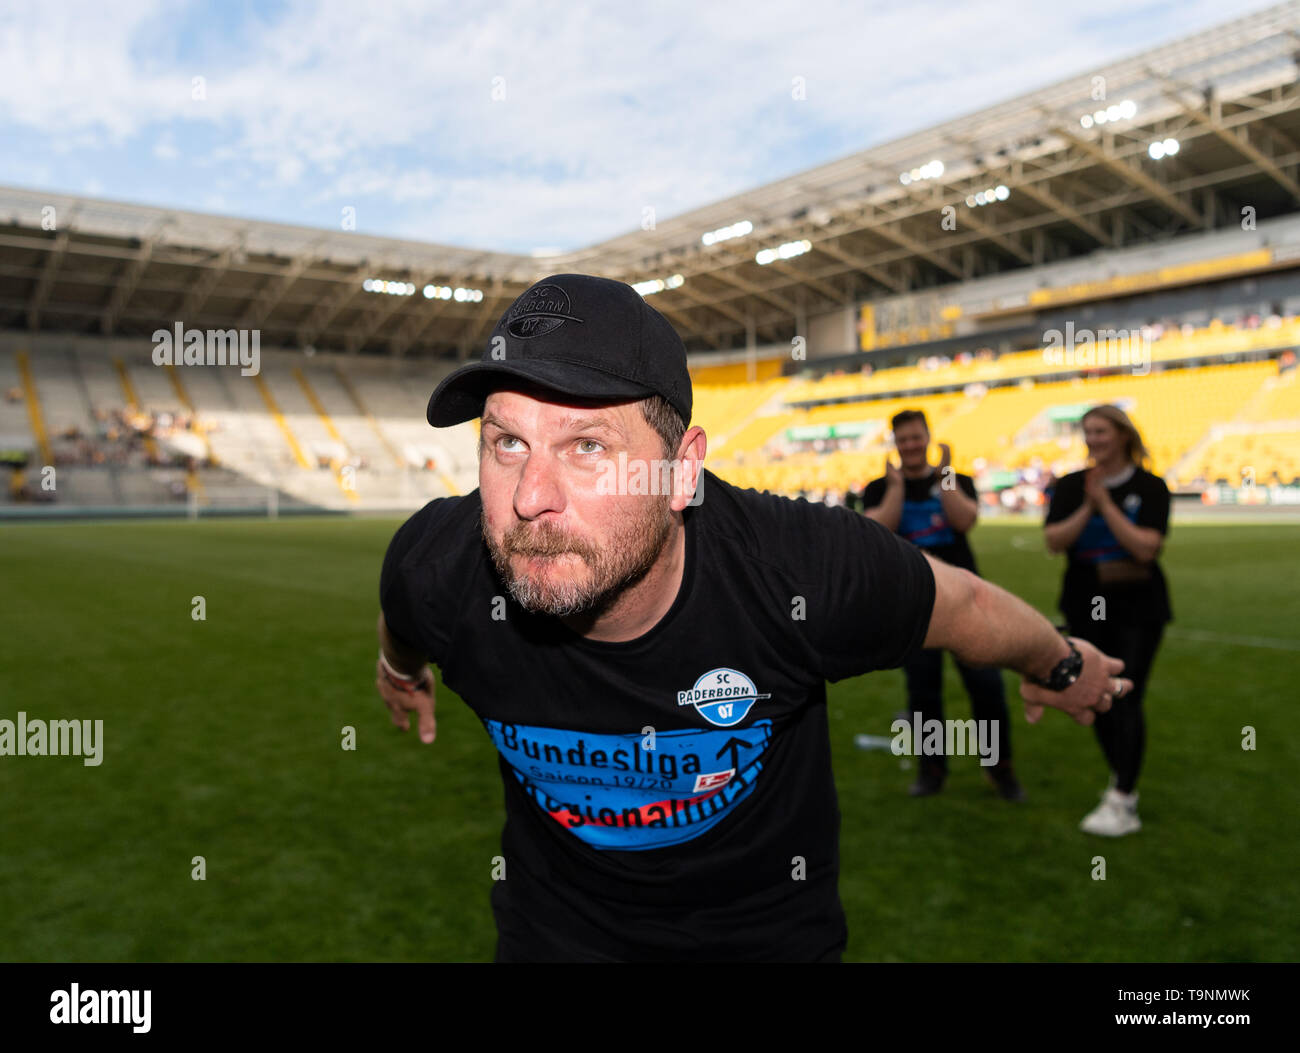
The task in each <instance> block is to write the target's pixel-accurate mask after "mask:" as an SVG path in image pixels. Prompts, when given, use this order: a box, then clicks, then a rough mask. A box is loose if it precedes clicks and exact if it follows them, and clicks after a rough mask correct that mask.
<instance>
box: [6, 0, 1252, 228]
mask: <svg viewBox="0 0 1300 1053" xmlns="http://www.w3.org/2000/svg"><path fill="white" fill-rule="evenodd" d="M1265 6H1268V5H1266V4H1261V3H1258V2H1236V0H1170V2H1143V0H1075V2H1073V3H1062V2H1059V0H1036V2H1033V3H1022V2H1016V0H1003V2H990V0H944V2H935V0H907V2H901V3H900V2H898V0H890V2H888V3H882V2H878V0H803V2H796V3H771V2H766V0H689V2H682V0H664V2H642V3H628V2H620V0H614V2H596V0H566V2H564V3H555V2H552V0H509V2H484V3H477V2H473V0H471V2H470V3H467V4H466V3H461V4H447V3H441V2H436V3H435V2H428V3H419V2H410V0H384V2H382V3H365V4H363V3H341V2H339V3H329V2H311V3H308V2H301V3H300V2H286V3H263V4H252V3H239V2H234V0H232V2H227V3H220V2H213V3H210V4H197V3H180V2H166V0H157V2H149V0H142V2H131V0H122V2H114V0H108V2H107V3H105V2H104V0H92V2H84V0H56V2H54V3H51V4H46V5H39V6H38V5H32V4H29V3H21V4H20V3H17V2H14V0H0V184H5V185H13V186H21V187H26V188H31V189H38V190H40V189H47V190H54V191H62V192H66V193H84V194H89V195H94V196H102V197H109V198H118V199H122V200H127V201H136V202H142V203H145V204H152V205H163V206H169V207H175V208H183V209H193V210H197V211H204V212H217V213H222V214H226V215H237V216H248V217H254V218H258V219H266V220H276V221H279V222H285V223H297V224H302V225H305V226H311V227H325V228H333V229H338V228H339V225H340V217H341V215H342V210H343V209H344V208H345V207H351V208H353V209H355V210H356V229H357V230H358V231H361V232H365V233H370V234H381V235H390V236H395V237H406V238H415V239H419V240H427V241H436V242H442V243H446V244H452V245H463V246H469V247H474V248H483V249H495V250H502V251H514V252H530V251H532V250H534V249H539V248H543V247H546V248H553V249H565V250H567V249H573V248H578V247H581V246H583V245H589V244H591V243H593V242H596V241H599V240H603V239H605V238H609V237H614V236H617V235H619V234H623V233H626V232H628V231H630V230H633V229H636V228H637V227H638V226H639V225H640V222H641V216H642V209H643V208H644V207H646V206H650V207H653V208H654V209H655V213H656V215H657V216H658V217H660V218H665V217H668V216H672V215H675V214H677V213H680V212H683V211H686V210H688V209H691V208H694V207H697V206H699V205H704V204H707V203H709V202H710V201H715V200H718V199H719V198H723V197H727V196H729V195H732V194H735V193H739V192H740V191H743V190H747V189H750V188H751V187H754V186H759V185H762V184H764V183H767V182H771V181H772V180H775V179H779V178H781V177H783V176H786V175H790V174H792V173H794V172H798V171H801V170H803V169H806V168H810V167H812V166H814V165H817V164H821V163H823V162H827V161H832V160H835V159H836V158H839V157H843V156H844V155H846V154H849V153H853V152H855V151H857V150H861V149H864V148H866V147H868V146H871V145H872V144H874V143H879V142H883V141H886V140H888V139H891V138H895V137H897V136H899V135H904V134H907V133H909V132H913V131H916V130H918V129H921V128H924V127H926V126H928V125H931V124H934V123H937V122H939V121H942V120H946V119H948V118H951V117H954V116H958V115H960V114H962V113H965V112H969V111H970V110H973V109H977V108H979V107H981V106H984V105H987V104H990V103H994V102H997V101H1000V100H1002V99H1005V98H1007V97H1009V96H1013V95H1016V94H1018V93H1020V92H1023V91H1028V90H1032V89H1034V88H1037V87H1041V86H1043V85H1045V84H1049V83H1052V82H1054V81H1057V80H1059V79H1061V78H1062V77H1065V76H1068V75H1070V74H1073V73H1077V72H1082V71H1084V70H1087V69H1089V68H1090V67H1094V66H1097V65H1101V64H1103V63H1106V62H1111V61H1114V60H1116V59H1119V58H1123V57H1125V56H1127V55H1130V54H1132V53H1134V52H1136V51H1140V50H1143V49H1145V48H1147V47H1150V46H1153V45H1155V44H1158V43H1164V42H1166V41H1168V40H1172V39H1176V38H1177V37H1180V36H1183V35H1186V34H1188V33H1191V32H1195V31H1196V30H1199V29H1203V28H1206V27H1208V26H1211V25H1214V24H1216V23H1218V22H1221V21H1225V20H1227V19H1230V18H1233V17H1236V16H1238V15H1241V14H1245V13H1247V12H1250V11H1256V10H1260V9H1261V8H1263V7H1265ZM795 77H803V78H804V79H805V83H806V98H805V99H803V100H795V99H793V98H792V92H791V85H792V83H793V79H794V78H795ZM196 78H201V80H196Z"/></svg>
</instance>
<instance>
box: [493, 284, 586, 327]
mask: <svg viewBox="0 0 1300 1053" xmlns="http://www.w3.org/2000/svg"><path fill="white" fill-rule="evenodd" d="M508 317H509V321H507V322H506V332H507V333H509V334H510V335H511V336H513V337H517V338H519V339H520V340H528V339H531V338H532V337H534V336H543V335H545V334H546V333H550V332H554V331H555V330H556V329H558V328H559V327H560V326H562V325H563V324H564V323H565V322H578V323H581V322H582V319H581V318H578V317H577V316H576V315H573V314H571V313H570V307H569V295H568V293H566V292H565V291H564V290H563V289H561V288H560V287H559V286H558V285H535V286H533V288H531V289H529V290H528V291H527V292H526V293H524V294H523V295H522V296H520V297H519V299H517V300H516V301H515V302H514V303H513V304H511V305H510V311H509V315H508Z"/></svg>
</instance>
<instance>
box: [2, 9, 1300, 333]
mask: <svg viewBox="0 0 1300 1053" xmlns="http://www.w3.org/2000/svg"><path fill="white" fill-rule="evenodd" d="M1298 54H1300V2H1297V0H1292V2H1289V3H1285V4H1282V5H1279V6H1277V7H1273V8H1269V9H1267V10H1264V11H1261V12H1258V13H1256V14H1253V15H1250V16H1247V17H1244V18H1241V19H1237V20H1235V21H1232V22H1229V23H1226V24H1223V25H1220V26H1217V27H1215V28H1213V29H1210V30H1206V31H1205V32H1202V33H1197V34H1195V35H1193V36H1189V37H1186V38H1184V39H1182V40H1179V41H1176V42H1174V43H1171V44H1166V45H1163V46H1160V47H1156V48H1152V49H1150V50H1148V51H1144V52H1142V53H1140V54H1137V55H1134V56H1132V57H1130V58H1127V59H1124V60H1121V61H1119V62H1116V63H1113V64H1111V65H1107V66H1103V67H1099V68H1097V69H1095V70H1091V71H1085V72H1082V73H1080V74H1078V75H1076V76H1072V77H1069V78H1067V79H1066V80H1062V81H1061V82H1059V83H1057V84H1054V85H1051V86H1049V87H1046V88H1043V89H1041V90H1039V91H1036V92H1032V93H1029V94H1027V95H1022V96H1019V97H1017V98H1015V99H1011V100H1008V101H1007V102H1004V103H1001V104H999V105H997V106H993V107H989V108H987V109H984V110H981V111H979V112H977V113H973V114H968V115H965V116H962V117H959V118H956V119H954V120H951V121H948V122H946V123H944V124H941V125H938V126H935V127H932V128H927V129H925V130H923V131H920V132H917V133H915V134H914V135H910V136H907V137H905V138H901V139H897V140H894V141H892V142H888V143H884V144H882V145H880V146H876V147H872V148H871V149H868V150H864V151H862V152H860V153H857V154H854V155H851V156H849V157H846V158H843V159H842V160H839V161H836V162H833V163H831V164H826V165H821V166H818V167H817V168H813V169H810V170H808V171H806V172H802V173H799V174H797V175H794V176H791V177H789V178H787V179H782V180H779V181H777V182H774V183H770V184H768V185H765V186H762V187H758V188H756V189H754V190H751V191H748V192H746V193H744V194H739V195H736V196H734V197H731V198H728V199H726V200H723V201H718V202H716V203H714V204H711V205H708V206H705V207H703V208H699V209H695V210H693V211H691V212H689V213H685V214H683V215H679V216H675V217H672V218H670V219H665V220H662V221H659V222H658V223H656V224H655V225H654V227H653V229H651V230H637V231H635V232H633V233H629V234H625V235H622V236H620V237H616V238H613V239H610V240H608V241H605V242H601V243H600V244H597V245H592V246H590V247H588V248H585V249H580V250H577V251H575V252H570V253H565V254H562V255H555V256H549V257H545V258H534V257H530V256H523V255H515V254H510V253H499V252H487V251H478V250H474V249H466V248H458V247H450V246H442V245H434V244H429V243H424V242H414V241H403V240H400V239H394V238H380V237H372V236H369V235H365V234H358V233H355V232H350V231H344V230H339V231H328V230H318V229H313V228H307V227H295V226H288V225H282V224H275V223H266V222H259V221H252V220H243V219H236V218H228V217H220V216H212V215H206V214H201V213H194V212H182V211H177V210H173V209H163V208H154V207H150V206H145V205H134V204H125V203H121V202H113V201H104V200H97V199H94V198H87V197H78V196H68V195H63V194H54V193H45V192H40V191H31V190H20V189H11V188H0V326H3V327H5V328H10V329H14V328H20V329H27V330H31V331H35V330H55V331H66V332H76V333H98V334H104V335H118V336H147V335H148V334H150V333H152V332H153V331H154V330H155V329H157V328H159V327H164V326H171V325H172V324H174V323H175V322H176V321H181V322H183V323H184V324H185V325H187V326H191V327H195V328H229V327H240V328H255V329H260V330H261V331H262V340H263V342H264V344H265V345H268V346H269V345H282V346H287V347H317V348H322V349H326V348H329V349H342V350H347V351H351V352H354V353H389V354H397V355H403V354H421V355H446V354H455V355H457V356H460V357H463V356H465V355H467V354H469V353H470V352H471V351H476V350H477V348H478V346H479V345H480V343H481V342H482V341H483V340H484V339H485V338H486V335H487V333H488V332H489V331H490V330H491V327H492V325H493V323H494V322H495V320H496V318H497V317H498V316H499V315H500V313H501V311H502V310H503V309H504V308H505V307H506V306H507V305H508V304H509V303H510V301H511V300H512V299H514V297H515V296H517V295H518V293H519V292H521V291H522V290H523V289H524V288H526V287H527V286H528V285H529V284H531V283H532V282H533V281H535V280H536V279H538V278H540V277H543V276H545V275H547V274H552V273H559V272H565V271H582V272H587V273H597V274H603V275H607V276H609V277H615V278H620V279H622V280H624V281H628V282H631V283H640V282H654V281H658V282H661V283H663V285H664V287H663V288H662V290H661V291H658V292H655V293H654V294H653V298H652V299H651V302H652V303H653V304H654V306H655V307H656V308H657V309H659V310H660V311H661V312H663V313H664V314H665V315H666V316H667V317H668V318H669V319H670V320H671V321H672V323H673V324H674V325H675V326H676V328H677V330H678V332H679V333H680V334H681V335H682V337H683V338H684V339H685V340H686V342H687V346H688V347H690V348H692V349H725V348H731V347H739V346H745V345H746V344H751V345H752V344H753V343H755V342H767V341H772V342H784V341H788V340H789V339H790V337H791V336H793V335H795V334H796V333H805V332H806V331H807V330H806V319H807V318H808V316H810V315H815V314H818V313H821V312H824V311H827V310H832V309H834V308H837V307H845V306H851V305H852V304H854V303H857V302H859V301H861V300H864V299H870V298H872V297H877V296H882V295H890V294H894V293H901V292H908V291H914V290H918V289H925V288H930V287H934V286H937V285H942V284H946V283H950V282H955V281H962V280H967V279H971V278H977V277H981V276H985V275H988V274H995V273H1000V272H1005V271H1008V270H1012V269H1016V268H1023V267H1029V266H1034V265H1038V264H1044V263H1049V262H1053V261H1055V260H1060V259H1068V258H1071V257H1074V256H1078V255H1081V254H1086V253H1091V252H1094V251H1096V250H1098V249H1108V248H1118V247H1121V246H1131V245H1135V244H1141V243H1143V242H1150V241H1156V240H1160V239H1163V238H1167V237H1170V236H1172V235H1175V234H1178V233H1183V232H1192V231H1205V230H1211V229H1215V228H1221V227H1226V226H1229V225H1236V224H1239V223H1240V219H1241V210H1242V208H1243V207H1246V206H1249V207H1251V208H1254V209H1255V215H1256V217H1257V218H1258V219H1261V220H1262V219H1265V218H1268V217H1270V216H1274V215H1279V214H1283V213H1287V212H1292V211H1295V210H1296V209H1297V207H1298V206H1300V181H1297V173H1298V172H1300V145H1297V144H1298V143H1300V86H1298V85H1297V76H1298V72H1300V70H1298V65H1297V56H1298ZM1170 140H1173V141H1175V142H1176V143H1177V152H1176V153H1173V152H1171V151H1170V149H1169V146H1168V144H1169V141H1170ZM1153 144H1159V145H1155V146H1154V148H1153ZM1157 155H1162V156H1157ZM935 162H939V163H940V165H936V164H935ZM1004 188H1005V189H1004ZM986 192H987V193H986ZM949 207H950V208H951V209H952V211H951V212H950V213H948V216H949V217H950V220H952V221H955V229H948V226H953V225H954V223H950V224H949V225H948V226H945V225H944V224H943V223H942V219H943V217H944V215H945V212H944V210H945V208H949ZM742 223H745V224H752V229H751V230H750V231H749V232H748V233H746V234H743V235H742V236H737V237H731V238H722V239H717V240H714V241H713V243H712V244H705V241H704V240H703V235H704V234H706V233H708V232H714V231H719V230H722V229H724V228H733V227H734V226H735V225H736V224H742ZM742 229H743V228H742ZM781 246H788V248H787V249H786V250H785V252H784V253H782V252H780V251H772V250H779V249H780V247H781ZM765 249H766V250H769V253H770V255H772V256H774V257H776V258H775V259H774V260H773V261H772V262H771V263H769V264H767V265H763V264H760V263H758V262H757V260H756V254H757V253H758V252H759V251H760V250H765ZM800 249H802V250H803V251H802V252H799V250H800ZM378 283H386V284H383V285H378ZM377 285H378V288H379V290H380V291H373V290H374V289H375V288H376V286H377ZM426 286H427V287H428V289H427V290H426ZM392 290H397V291H396V292H394V291H392ZM846 350H847V349H846Z"/></svg>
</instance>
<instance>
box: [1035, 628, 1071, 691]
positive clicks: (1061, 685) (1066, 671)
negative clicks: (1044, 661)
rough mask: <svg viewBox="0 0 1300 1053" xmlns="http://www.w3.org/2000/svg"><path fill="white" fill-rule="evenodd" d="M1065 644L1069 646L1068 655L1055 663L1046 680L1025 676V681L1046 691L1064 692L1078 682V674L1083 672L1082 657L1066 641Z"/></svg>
mask: <svg viewBox="0 0 1300 1053" xmlns="http://www.w3.org/2000/svg"><path fill="white" fill-rule="evenodd" d="M1066 643H1067V644H1069V647H1070V653H1069V654H1068V655H1066V656H1065V657H1064V658H1062V659H1061V660H1060V661H1059V662H1057V663H1056V667H1055V668H1054V669H1053V670H1052V672H1051V673H1050V674H1049V675H1048V677H1047V679H1046V680H1043V679H1040V678H1039V677H1036V676H1026V677H1025V679H1026V680H1028V681H1029V682H1030V683H1031V684H1037V685H1038V686H1039V687H1045V688H1047V690H1048V691H1064V690H1065V689H1066V688H1067V687H1069V686H1070V685H1071V684H1073V683H1074V682H1075V681H1076V680H1078V679H1079V674H1080V673H1082V672H1083V655H1081V654H1080V653H1079V651H1078V648H1076V647H1075V646H1074V644H1072V643H1070V641H1069V640H1068V639H1067V640H1066Z"/></svg>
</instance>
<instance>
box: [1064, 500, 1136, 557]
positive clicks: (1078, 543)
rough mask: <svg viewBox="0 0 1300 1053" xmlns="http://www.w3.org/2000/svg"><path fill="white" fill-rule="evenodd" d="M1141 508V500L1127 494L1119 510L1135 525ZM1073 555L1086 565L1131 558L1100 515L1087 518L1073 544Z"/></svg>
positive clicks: (1131, 555) (1129, 553)
mask: <svg viewBox="0 0 1300 1053" xmlns="http://www.w3.org/2000/svg"><path fill="white" fill-rule="evenodd" d="M1141 507H1142V498H1140V497H1138V495H1137V494H1129V495H1128V497H1126V498H1125V499H1124V501H1123V504H1122V505H1121V506H1120V510H1121V511H1122V512H1123V513H1124V515H1125V516H1127V517H1128V519H1129V520H1130V521H1131V522H1133V523H1136V522H1137V514H1138V509H1139V508H1141ZM1074 554H1075V556H1076V557H1077V558H1079V559H1081V560H1084V561H1085V562H1088V563H1110V562H1112V561H1113V560H1117V559H1132V558H1133V554H1132V553H1131V552H1129V550H1128V549H1126V548H1125V547H1124V546H1123V545H1121V544H1120V543H1119V541H1118V540H1117V539H1116V537H1115V532H1114V531H1113V530H1111V528H1110V524H1108V523H1107V522H1106V518H1105V516H1103V515H1101V514H1100V513H1099V514H1097V515H1093V516H1090V517H1089V519H1088V522H1087V524H1086V525H1085V526H1084V528H1083V531H1082V532H1081V533H1080V534H1079V536H1078V538H1077V539H1076V540H1075V542H1074Z"/></svg>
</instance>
